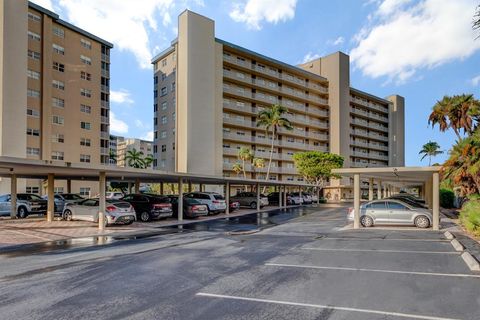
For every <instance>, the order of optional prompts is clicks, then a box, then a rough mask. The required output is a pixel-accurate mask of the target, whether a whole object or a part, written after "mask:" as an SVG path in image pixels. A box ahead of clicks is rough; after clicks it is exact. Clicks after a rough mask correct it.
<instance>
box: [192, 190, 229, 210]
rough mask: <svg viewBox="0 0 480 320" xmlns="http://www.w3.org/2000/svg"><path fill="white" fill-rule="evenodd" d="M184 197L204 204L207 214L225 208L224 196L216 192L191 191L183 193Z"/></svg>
mask: <svg viewBox="0 0 480 320" xmlns="http://www.w3.org/2000/svg"><path fill="white" fill-rule="evenodd" d="M184 197H185V198H190V199H195V200H197V201H199V202H200V203H202V204H206V205H207V207H208V213H209V214H215V213H221V212H225V211H226V210H227V202H226V201H225V198H224V197H223V196H222V195H221V194H219V193H216V192H191V193H186V194H185V195H184Z"/></svg>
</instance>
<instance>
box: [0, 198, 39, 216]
mask: <svg viewBox="0 0 480 320" xmlns="http://www.w3.org/2000/svg"><path fill="white" fill-rule="evenodd" d="M11 200H12V199H11V195H10V194H4V195H2V196H0V216H4V215H7V216H8V215H10V209H11V207H12V204H11ZM16 211H17V217H18V218H21V219H23V218H26V217H27V216H28V215H29V214H45V213H47V200H45V199H42V198H41V197H39V196H37V195H36V194H32V193H17V210H16Z"/></svg>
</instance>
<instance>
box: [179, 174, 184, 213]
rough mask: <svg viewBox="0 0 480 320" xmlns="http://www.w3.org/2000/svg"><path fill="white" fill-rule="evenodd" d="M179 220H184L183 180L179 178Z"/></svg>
mask: <svg viewBox="0 0 480 320" xmlns="http://www.w3.org/2000/svg"><path fill="white" fill-rule="evenodd" d="M178 221H179V222H181V221H183V180H182V178H180V179H179V180H178Z"/></svg>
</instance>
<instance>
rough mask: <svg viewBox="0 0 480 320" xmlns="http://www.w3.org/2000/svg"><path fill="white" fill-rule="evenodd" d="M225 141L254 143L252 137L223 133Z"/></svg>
mask: <svg viewBox="0 0 480 320" xmlns="http://www.w3.org/2000/svg"><path fill="white" fill-rule="evenodd" d="M223 139H224V140H234V141H241V142H247V143H252V141H253V137H252V136H251V135H241V134H235V133H227V132H224V133H223Z"/></svg>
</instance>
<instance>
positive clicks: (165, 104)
mask: <svg viewBox="0 0 480 320" xmlns="http://www.w3.org/2000/svg"><path fill="white" fill-rule="evenodd" d="M165 109H167V102H162V110H165Z"/></svg>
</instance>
